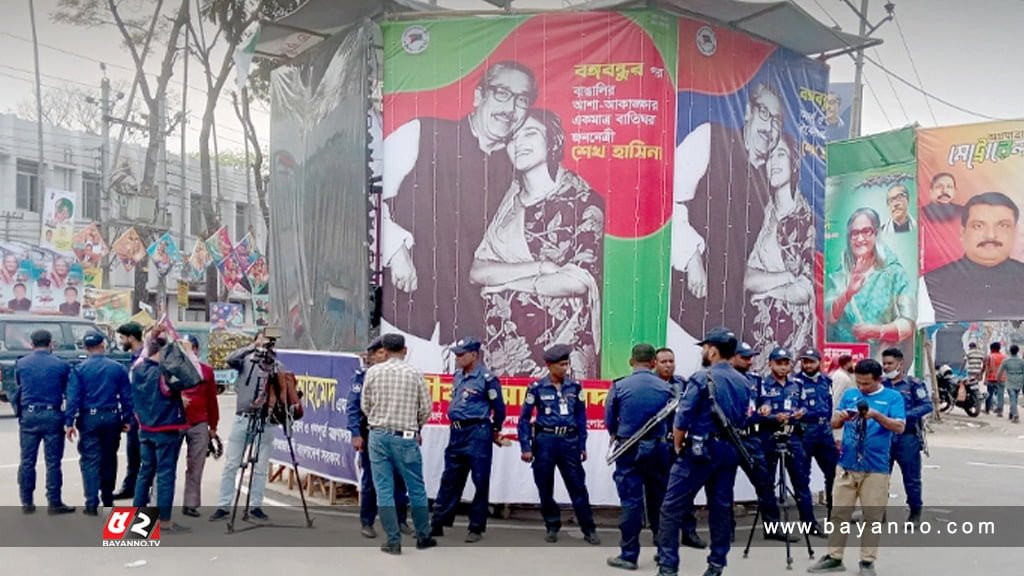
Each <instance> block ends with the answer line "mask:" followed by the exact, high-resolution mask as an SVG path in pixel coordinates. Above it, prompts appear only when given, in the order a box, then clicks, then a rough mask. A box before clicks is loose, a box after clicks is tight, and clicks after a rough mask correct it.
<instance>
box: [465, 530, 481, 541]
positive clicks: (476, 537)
mask: <svg viewBox="0 0 1024 576" xmlns="http://www.w3.org/2000/svg"><path fill="white" fill-rule="evenodd" d="M483 539H484V536H483V534H481V533H479V532H473V531H472V530H471V531H469V532H467V533H466V544H476V543H477V542H479V541H481V540H483Z"/></svg>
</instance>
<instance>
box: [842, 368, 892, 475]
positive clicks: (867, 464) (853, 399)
mask: <svg viewBox="0 0 1024 576" xmlns="http://www.w3.org/2000/svg"><path fill="white" fill-rule="evenodd" d="M861 400H865V401H866V402H867V403H868V407H870V408H871V409H873V410H875V411H876V412H878V413H879V414H882V415H883V416H887V417H889V418H892V419H893V420H903V421H905V420H906V410H905V408H904V406H903V396H902V395H900V393H899V392H896V391H895V390H893V389H891V388H886V387H884V386H883V387H882V388H879V389H878V391H877V392H874V393H872V394H868V395H865V394H864V393H862V392H861V391H860V389H859V388H850V389H849V390H847V391H846V392H845V393H843V397H842V399H841V400H840V401H839V406H837V407H836V410H838V411H849V410H852V411H854V412H856V411H857V404H859V403H860V401H861ZM862 425H863V427H864V428H863V431H864V434H863V439H862V440H861V426H862ZM895 436H896V435H895V433H894V432H890V431H889V430H887V429H886V428H885V427H884V426H882V425H881V424H879V423H878V421H876V420H874V419H868V420H866V421H862V420H861V419H860V417H859V416H858V417H855V418H853V419H851V420H847V421H846V423H845V424H844V425H843V449H842V451H841V453H840V455H839V465H840V466H842V467H843V469H844V470H849V471H851V472H869V473H878V474H889V453H890V450H891V448H892V441H893V438H895Z"/></svg>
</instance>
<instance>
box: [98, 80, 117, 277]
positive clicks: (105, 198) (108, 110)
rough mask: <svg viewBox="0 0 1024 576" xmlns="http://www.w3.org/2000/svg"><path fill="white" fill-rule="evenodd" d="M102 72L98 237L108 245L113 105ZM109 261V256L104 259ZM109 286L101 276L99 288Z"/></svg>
mask: <svg viewBox="0 0 1024 576" xmlns="http://www.w3.org/2000/svg"><path fill="white" fill-rule="evenodd" d="M100 70H102V71H103V80H102V81H100V109H101V112H100V114H101V115H100V118H101V126H102V129H101V130H100V134H101V138H102V140H101V142H100V187H101V189H102V193H101V196H100V236H102V237H103V241H104V242H107V243H108V244H109V243H110V220H111V218H113V215H112V214H111V210H110V117H111V116H112V115H113V111H114V110H113V105H112V104H111V102H110V79H109V78H107V65H106V64H100ZM103 258H104V260H105V261H109V258H110V255H109V254H107V255H105V256H104V257H103ZM104 268H107V267H104ZM109 286H110V274H103V284H102V286H99V287H100V288H104V289H106V288H107V287H109Z"/></svg>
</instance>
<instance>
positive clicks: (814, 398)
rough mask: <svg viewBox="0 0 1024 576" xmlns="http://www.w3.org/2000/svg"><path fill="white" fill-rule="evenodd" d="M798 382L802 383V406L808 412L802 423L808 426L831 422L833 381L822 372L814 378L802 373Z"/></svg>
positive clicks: (798, 377)
mask: <svg viewBox="0 0 1024 576" xmlns="http://www.w3.org/2000/svg"><path fill="white" fill-rule="evenodd" d="M797 380H798V381H799V382H800V401H801V405H802V406H803V408H804V409H805V410H806V411H807V413H806V414H804V416H803V418H801V419H800V421H801V422H803V423H805V424H807V425H813V424H825V423H828V422H831V421H832V379H831V378H829V377H828V376H825V375H824V374H822V373H821V372H819V373H818V375H817V376H816V377H814V378H811V377H810V376H808V375H806V374H804V373H803V372H801V373H800V375H799V376H797Z"/></svg>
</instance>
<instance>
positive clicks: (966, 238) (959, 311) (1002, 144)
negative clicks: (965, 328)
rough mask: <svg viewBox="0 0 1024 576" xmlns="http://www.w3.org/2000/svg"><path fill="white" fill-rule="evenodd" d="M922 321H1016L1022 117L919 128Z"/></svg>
mask: <svg viewBox="0 0 1024 576" xmlns="http://www.w3.org/2000/svg"><path fill="white" fill-rule="evenodd" d="M918 182H920V186H921V188H922V192H921V200H920V203H921V204H920V210H921V243H922V246H921V273H922V274H923V275H924V293H923V294H922V302H921V311H920V313H921V316H920V319H921V321H922V322H932V321H935V322H949V321H979V320H1019V319H1022V318H1024V300H1022V299H1021V297H1020V284H1021V279H1022V278H1024V237H1022V235H1024V227H1022V226H1020V223H1019V220H1020V209H1021V207H1024V120H1018V121H1013V122H993V123H986V124H972V125H967V126H951V127H946V128H934V129H927V130H919V131H918Z"/></svg>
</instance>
